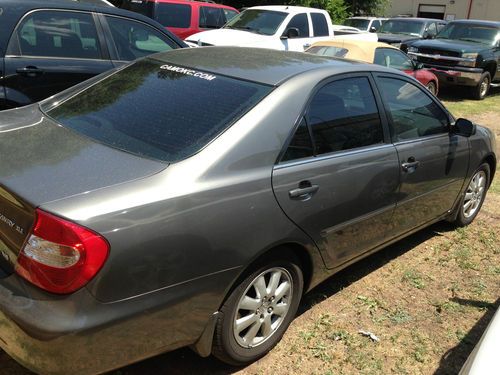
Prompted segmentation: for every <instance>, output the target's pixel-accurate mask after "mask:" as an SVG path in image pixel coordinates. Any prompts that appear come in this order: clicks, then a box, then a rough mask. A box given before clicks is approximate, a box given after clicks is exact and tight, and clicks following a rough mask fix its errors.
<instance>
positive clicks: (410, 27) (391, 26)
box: [377, 20, 425, 36]
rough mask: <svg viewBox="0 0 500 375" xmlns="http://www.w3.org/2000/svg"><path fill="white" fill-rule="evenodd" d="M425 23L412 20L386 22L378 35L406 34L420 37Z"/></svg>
mask: <svg viewBox="0 0 500 375" xmlns="http://www.w3.org/2000/svg"><path fill="white" fill-rule="evenodd" d="M424 26H425V23H424V22H421V21H413V20H388V21H385V22H384V23H383V24H382V26H381V27H380V29H379V30H378V31H377V32H378V33H390V34H407V35H415V36H417V35H418V36H422V34H423V33H424Z"/></svg>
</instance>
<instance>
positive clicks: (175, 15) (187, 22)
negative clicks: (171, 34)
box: [155, 3, 191, 29]
mask: <svg viewBox="0 0 500 375" xmlns="http://www.w3.org/2000/svg"><path fill="white" fill-rule="evenodd" d="M155 20H156V21H158V22H159V23H161V24H162V25H163V26H167V27H178V28H181V29H187V28H189V27H190V26H191V6H190V5H187V4H186V5H185V4H170V3H157V4H156V12H155Z"/></svg>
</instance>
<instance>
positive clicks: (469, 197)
mask: <svg viewBox="0 0 500 375" xmlns="http://www.w3.org/2000/svg"><path fill="white" fill-rule="evenodd" d="M489 183H490V166H489V165H488V164H487V163H484V164H481V165H480V166H479V168H478V169H476V171H475V172H474V174H473V175H472V178H471V180H470V181H469V185H468V186H467V189H466V190H465V194H464V196H463V197H462V199H461V201H460V206H459V207H458V214H457V218H456V219H455V222H454V223H455V225H457V226H459V227H464V226H466V225H469V224H470V223H472V221H473V220H474V219H475V217H476V216H477V214H478V213H479V210H480V209H481V206H482V205H483V202H484V198H485V197H486V191H487V190H488V186H489Z"/></svg>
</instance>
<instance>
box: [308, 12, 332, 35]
mask: <svg viewBox="0 0 500 375" xmlns="http://www.w3.org/2000/svg"><path fill="white" fill-rule="evenodd" d="M311 20H312V24H313V32H314V36H328V35H329V33H328V23H327V22H326V17H325V15H324V14H321V13H311Z"/></svg>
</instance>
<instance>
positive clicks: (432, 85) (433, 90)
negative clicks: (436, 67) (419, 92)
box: [425, 81, 437, 95]
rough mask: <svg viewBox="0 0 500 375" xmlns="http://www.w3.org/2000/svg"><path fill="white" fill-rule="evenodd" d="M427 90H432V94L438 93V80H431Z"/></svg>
mask: <svg viewBox="0 0 500 375" xmlns="http://www.w3.org/2000/svg"><path fill="white" fill-rule="evenodd" d="M425 87H426V88H427V90H429V91H430V92H431V94H432V95H437V85H436V82H434V81H430V82H429V83H428V84H427V86H425Z"/></svg>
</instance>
